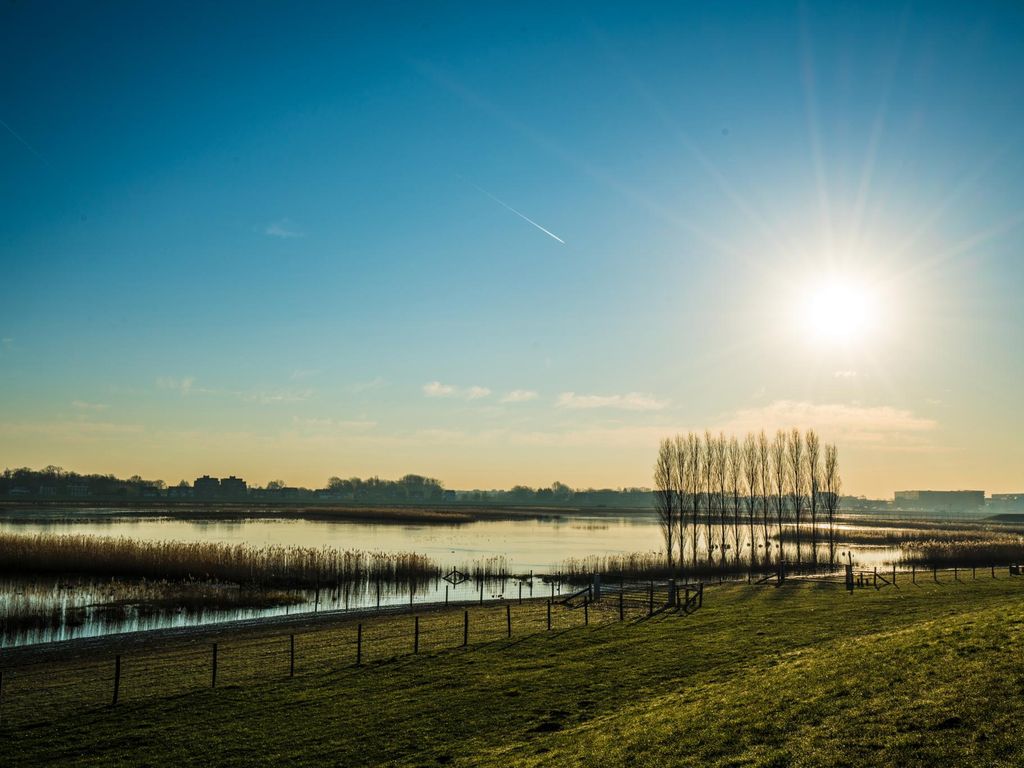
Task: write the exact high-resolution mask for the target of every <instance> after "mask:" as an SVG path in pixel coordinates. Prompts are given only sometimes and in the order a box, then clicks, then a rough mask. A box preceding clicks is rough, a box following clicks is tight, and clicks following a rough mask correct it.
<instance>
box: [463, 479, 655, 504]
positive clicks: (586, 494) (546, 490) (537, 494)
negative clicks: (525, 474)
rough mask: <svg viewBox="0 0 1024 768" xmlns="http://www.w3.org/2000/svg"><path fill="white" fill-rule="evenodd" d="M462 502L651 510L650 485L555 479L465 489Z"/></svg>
mask: <svg viewBox="0 0 1024 768" xmlns="http://www.w3.org/2000/svg"><path fill="white" fill-rule="evenodd" d="M459 501H468V502H481V503H491V504H496V503H497V504H510V505H527V506H531V505H532V506H555V507H557V506H573V507H609V508H629V509H650V506H651V490H650V489H649V488H578V489H574V488H572V487H570V486H568V485H565V484H564V483H560V482H557V481H556V482H554V483H552V484H551V485H550V486H548V487H542V488H531V487H530V486H528V485H516V486H513V487H512V488H510V489H508V490H490V491H480V490H477V491H461V492H459Z"/></svg>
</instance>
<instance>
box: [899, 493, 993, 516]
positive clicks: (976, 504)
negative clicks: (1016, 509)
mask: <svg viewBox="0 0 1024 768" xmlns="http://www.w3.org/2000/svg"><path fill="white" fill-rule="evenodd" d="M895 504H896V506H897V507H900V508H901V509H908V510H921V511H923V512H952V513H956V512H974V511H977V510H979V509H981V507H983V506H984V505H985V492H984V491H896V496H895Z"/></svg>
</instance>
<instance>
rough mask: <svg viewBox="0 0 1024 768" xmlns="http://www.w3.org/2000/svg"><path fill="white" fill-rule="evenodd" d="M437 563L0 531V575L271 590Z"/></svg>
mask: <svg viewBox="0 0 1024 768" xmlns="http://www.w3.org/2000/svg"><path fill="white" fill-rule="evenodd" d="M439 572H440V571H439V568H438V566H437V565H436V564H435V563H434V562H433V561H432V560H430V559H429V558H427V557H425V556H423V555H419V554H416V553H412V552H391V553H385V552H364V551H361V550H346V551H341V550H337V549H331V548H327V547H324V548H320V549H317V548H313V547H298V546H280V545H267V546H262V547H255V546H251V545H248V544H223V543H216V542H180V541H160V542H150V541H138V540H135V539H130V538H126V537H119V538H113V537H103V536H83V535H77V534H63V535H55V534H45V533H43V534H34V535H24V534H14V533H0V573H6V574H11V575H17V576H27V575H52V576H61V575H79V576H98V577H120V578H147V579H167V580H171V581H207V582H230V583H234V584H250V585H259V586H261V587H277V588H314V587H317V586H319V585H321V584H323V585H325V586H327V585H329V584H332V583H333V584H343V583H350V582H366V581H374V582H379V583H384V584H391V583H405V582H411V581H415V580H425V579H430V578H435V577H437V576H438V574H439Z"/></svg>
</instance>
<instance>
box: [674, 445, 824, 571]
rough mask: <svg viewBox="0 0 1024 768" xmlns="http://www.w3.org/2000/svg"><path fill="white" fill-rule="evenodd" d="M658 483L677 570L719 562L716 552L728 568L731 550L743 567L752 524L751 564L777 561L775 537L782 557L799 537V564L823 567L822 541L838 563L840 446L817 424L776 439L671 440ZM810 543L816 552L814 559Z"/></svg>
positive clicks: (797, 552)
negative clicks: (786, 544) (826, 439)
mask: <svg viewBox="0 0 1024 768" xmlns="http://www.w3.org/2000/svg"><path fill="white" fill-rule="evenodd" d="M654 487H655V491H654V495H655V508H656V510H657V513H658V518H659V523H660V525H661V529H662V533H663V534H664V536H665V548H666V554H667V557H668V565H669V568H670V569H672V568H674V567H675V566H676V564H678V565H679V566H680V567H682V568H684V569H685V567H686V566H687V565H688V564H692V565H694V566H696V565H700V564H701V563H702V562H703V563H706V564H714V563H715V559H716V554H715V553H716V552H717V553H718V554H717V561H718V563H719V564H720V565H722V566H727V565H728V552H729V550H730V549H731V550H732V551H733V555H732V557H733V560H734V563H735V564H736V565H737V566H738V565H739V563H740V562H741V550H742V549H743V547H741V541H740V540H741V537H742V534H743V529H744V528H747V531H748V536H747V543H748V545H749V549H750V560H749V565H750V567H751V568H753V567H754V566H756V565H758V564H759V561H760V564H761V565H765V566H767V565H768V564H769V563H771V561H772V542H773V541H777V542H778V549H779V555H778V556H777V560H779V561H781V559H782V558H783V554H782V553H783V549H782V542H783V541H789V540H792V541H793V542H794V544H795V547H794V549H795V552H794V554H795V557H796V562H797V563H798V564H801V563H804V562H811V563H814V564H817V563H818V559H819V558H818V548H819V544H827V545H828V547H827V548H828V561H829V563H834V562H835V556H836V536H835V534H836V530H835V523H836V512H837V510H838V508H839V492H840V489H841V479H840V477H839V458H838V451H837V450H836V446H835V445H824V446H822V444H821V441H820V440H819V438H818V435H817V433H816V432H815V431H814V430H813V429H809V430H807V431H806V432H805V433H803V434H801V432H800V430H799V429H792V430H788V431H787V430H781V429H780V430H778V431H777V432H776V433H775V437H774V439H771V440H770V439H769V438H768V436H767V435H766V434H765V432H764V430H762V431H761V432H760V433H759V434H757V435H755V434H753V433H749V434H747V435H746V437H745V438H744V439H743V440H742V442H741V441H740V440H739V439H737V438H736V437H729V438H727V437H726V436H725V435H723V434H719V435H718V436H714V435H712V434H711V433H710V432H708V431H705V432H704V435H703V437H702V436H701V435H699V434H697V433H694V432H690V433H688V434H686V435H676V436H675V437H670V438H665V439H664V440H662V442H661V445H660V447H659V449H658V460H657V462H656V463H655V465H654ZM822 528H824V530H823V531H822V530H821V529H822ZM784 530H785V536H784V535H783V531H784ZM759 542H760V543H759ZM701 544H703V547H702V546H701ZM804 545H809V549H810V553H809V555H810V556H809V558H806V559H805V557H804V552H803V548H804Z"/></svg>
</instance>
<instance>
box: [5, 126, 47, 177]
mask: <svg viewBox="0 0 1024 768" xmlns="http://www.w3.org/2000/svg"><path fill="white" fill-rule="evenodd" d="M0 125H2V126H3V127H4V128H6V129H7V132H8V133H9V134H11V136H13V137H14V138H16V139H17V140H18V141H20V142H21V143H22V144H24V145H25V149H27V150H28V151H29V152H31V153H32V154H33V155H35V156H36V158H38V159H39V160H40V161H41V162H42V163H43V165H45V166H46V167H47V168H51V169H52V168H53V166H52V165H50V163H49V162H47V160H46V158H45V157H43V156H42V155H40V154H39V153H38V152H36V150H35V147H33V146H32V145H31V144H29V143H28V142H27V141H25V140H24V139H23V138H22V137H21V136H20V135H18V133H17V132H15V130H14V129H13V128H11V126H9V125H8V124H7V123H5V122H4V121H3V120H0Z"/></svg>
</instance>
